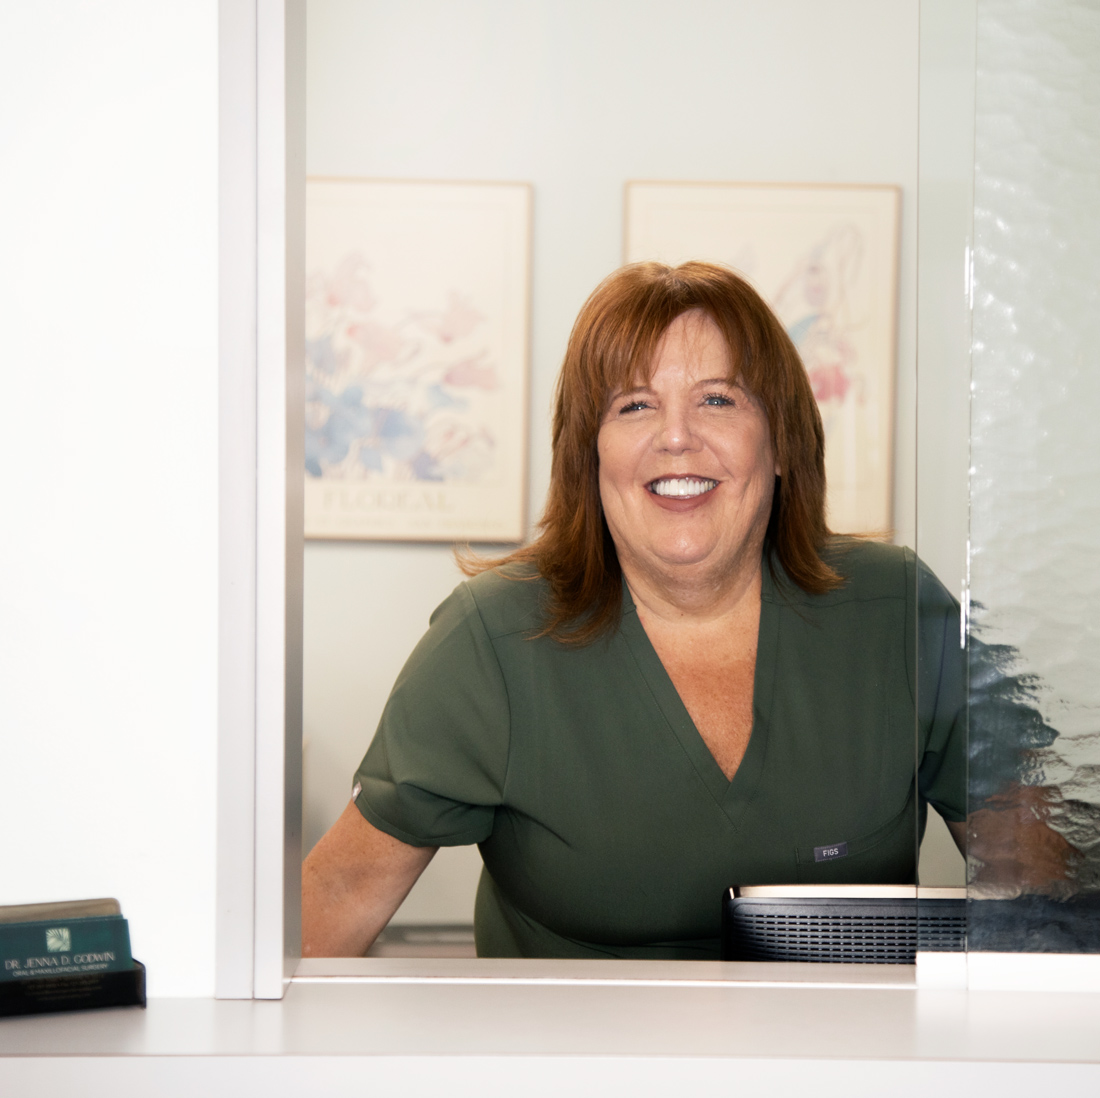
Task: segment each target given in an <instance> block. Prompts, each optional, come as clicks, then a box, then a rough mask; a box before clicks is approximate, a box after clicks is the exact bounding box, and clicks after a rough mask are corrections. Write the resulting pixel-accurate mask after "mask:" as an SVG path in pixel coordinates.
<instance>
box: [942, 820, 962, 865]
mask: <svg viewBox="0 0 1100 1098" xmlns="http://www.w3.org/2000/svg"><path fill="white" fill-rule="evenodd" d="M943 822H944V823H945V824H947V830H948V831H950V832H951V838H953V839H954V840H955V845H956V846H957V847H958V848H959V853H960V854H961V855H962V856H963V857H964V858H965V857H966V820H958V821H957V822H952V821H951V820H944V821H943Z"/></svg>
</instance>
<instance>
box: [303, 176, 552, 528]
mask: <svg viewBox="0 0 1100 1098" xmlns="http://www.w3.org/2000/svg"><path fill="white" fill-rule="evenodd" d="M530 210H531V189H530V187H529V186H528V185H526V184H522V183H446V182H394V181H381V180H359V179H310V180H309V181H308V182H307V186H306V440H305V450H306V470H305V474H306V483H305V524H306V529H305V533H306V537H310V538H367V539H387V540H421V541H490V542H511V541H519V540H521V538H522V537H523V533H524V505H525V500H524V485H525V477H526V421H527V370H528V364H527V351H528V335H527V332H528V300H529V269H530V259H529V252H530Z"/></svg>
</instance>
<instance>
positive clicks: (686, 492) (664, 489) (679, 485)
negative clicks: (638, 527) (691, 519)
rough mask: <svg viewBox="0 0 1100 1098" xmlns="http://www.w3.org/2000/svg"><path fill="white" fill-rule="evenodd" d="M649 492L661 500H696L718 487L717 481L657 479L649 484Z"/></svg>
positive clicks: (692, 478)
mask: <svg viewBox="0 0 1100 1098" xmlns="http://www.w3.org/2000/svg"><path fill="white" fill-rule="evenodd" d="M648 487H649V490H650V491H651V492H652V493H653V494H654V495H655V496H661V497H662V498H663V499H697V498H698V497H699V496H702V495H704V494H705V493H707V492H712V491H714V489H715V488H717V487H718V481H716V480H707V479H705V478H703V477H691V476H687V477H658V478H657V479H656V480H651V481H650V482H649V485H648Z"/></svg>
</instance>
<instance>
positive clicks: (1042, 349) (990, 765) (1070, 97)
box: [968, 0, 1100, 953]
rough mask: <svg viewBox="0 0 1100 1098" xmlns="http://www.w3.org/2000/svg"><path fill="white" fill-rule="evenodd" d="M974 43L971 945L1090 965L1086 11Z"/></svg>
mask: <svg viewBox="0 0 1100 1098" xmlns="http://www.w3.org/2000/svg"><path fill="white" fill-rule="evenodd" d="M976 31H977V34H976V40H977V49H976V88H975V92H976V98H975V103H976V109H975V130H974V143H975V158H974V165H975V170H974V206H973V211H974V248H973V265H972V272H973V273H972V278H973V284H972V295H973V358H972V370H973V375H972V389H973V395H972V409H971V430H972V435H971V438H972V454H971V470H970V472H971V486H970V501H971V516H970V585H969V599H970V622H969V638H970V650H969V675H970V714H969V715H970V751H969V755H970V771H969V795H970V806H969V827H968V841H969V851H968V854H969V901H970V902H969V905H968V907H969V911H968V947H969V948H970V949H971V950H991V951H999V952H1041V953H1082V952H1100V918H1098V916H1100V571H1098V569H1097V560H1098V550H1100V440H1098V435H1097V426H1096V421H1097V417H1098V415H1100V362H1098V361H1097V359H1098V355H1100V351H1098V348H1100V214H1098V210H1097V201H1096V197H1097V188H1096V179H1097V178H1098V177H1100V9H1098V8H1097V6H1096V5H1095V4H1094V3H1066V2H1062V3H1043V2H1039V0H1033V2H1026V3H1024V2H1020V0H979V2H978V4H977V22H976Z"/></svg>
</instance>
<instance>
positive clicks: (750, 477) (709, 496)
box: [597, 310, 778, 584]
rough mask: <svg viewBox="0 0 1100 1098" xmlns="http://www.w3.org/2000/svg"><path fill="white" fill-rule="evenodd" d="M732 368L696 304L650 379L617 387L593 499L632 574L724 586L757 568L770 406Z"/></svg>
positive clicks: (669, 337) (770, 462) (768, 496)
mask: <svg viewBox="0 0 1100 1098" xmlns="http://www.w3.org/2000/svg"><path fill="white" fill-rule="evenodd" d="M730 367H731V362H730V351H729V348H728V346H727V345H726V341H725V339H724V338H723V336H722V334H721V332H720V331H719V330H718V328H717V326H716V325H715V323H714V321H713V320H711V319H710V317H709V316H707V314H706V313H703V312H701V311H699V310H693V311H691V312H688V313H684V314H682V315H681V316H679V317H677V319H676V320H674V321H673V322H672V324H671V325H670V326H669V328H668V330H667V331H666V332H665V334H664V336H662V338H661V342H660V343H659V344H658V346H657V352H656V359H655V362H654V370H653V376H652V377H651V378H650V381H649V384H648V385H643V386H641V387H639V388H636V389H631V390H629V391H627V392H617V393H614V394H613V395H612V399H611V404H610V406H609V408H608V410H607V412H606V414H605V415H604V418H603V422H602V423H601V425H600V433H599V436H598V440H597V448H598V452H599V459H600V498H601V500H602V502H603V510H604V515H605V517H606V519H607V525H608V527H609V529H610V531H611V536H612V538H613V539H614V541H615V547H616V549H617V550H618V553H619V560H620V562H621V563H622V565H623V570H624V572H625V573H626V576H627V580H628V581H629V580H631V577H632V574H633V575H637V573H638V572H639V571H641V572H644V573H647V574H649V575H651V576H653V577H654V578H655V579H657V580H658V581H660V580H661V579H662V578H663V579H669V578H671V579H674V580H676V581H677V582H679V581H683V580H692V579H697V580H698V581H699V582H700V583H701V584H715V583H717V584H721V583H722V582H723V581H724V580H725V579H727V578H729V577H732V576H734V575H736V574H737V573H738V570H739V568H740V566H741V565H745V566H747V567H750V568H753V569H755V568H757V567H759V564H760V552H761V548H762V546H763V541H764V533H765V531H766V530H767V526H768V516H769V514H770V512H771V503H772V492H773V489H774V484H775V476H776V474H777V473H778V468H777V465H776V460H775V453H774V449H773V446H772V440H771V430H770V428H769V426H768V417H767V414H766V413H765V411H764V409H763V407H762V406H761V404H760V402H759V401H758V400H757V399H756V398H755V397H753V396H751V395H750V394H749V393H747V392H745V391H744V390H743V389H741V388H739V387H738V386H737V385H734V384H731V383H730V382H729V381H727V380H726V379H727V378H728V377H729V376H730V374H731V372H732V371H731V368H730Z"/></svg>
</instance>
